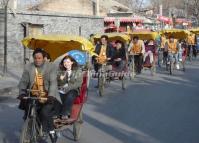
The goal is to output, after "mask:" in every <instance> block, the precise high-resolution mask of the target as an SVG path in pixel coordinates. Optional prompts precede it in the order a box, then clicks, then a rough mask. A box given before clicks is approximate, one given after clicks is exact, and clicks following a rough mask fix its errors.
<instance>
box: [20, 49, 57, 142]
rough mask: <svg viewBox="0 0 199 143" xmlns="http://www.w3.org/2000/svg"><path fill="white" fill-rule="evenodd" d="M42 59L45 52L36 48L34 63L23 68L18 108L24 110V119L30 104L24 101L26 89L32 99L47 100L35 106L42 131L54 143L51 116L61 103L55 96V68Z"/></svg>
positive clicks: (55, 138)
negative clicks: (29, 91)
mask: <svg viewBox="0 0 199 143" xmlns="http://www.w3.org/2000/svg"><path fill="white" fill-rule="evenodd" d="M44 58H45V52H44V51H43V50H42V49H40V48H38V49H36V50H35V51H34V52H33V59H34V62H33V63H30V64H27V65H26V66H25V68H24V71H23V74H22V78H21V80H20V83H19V97H18V99H20V100H21V102H20V105H19V108H20V109H21V110H25V116H24V119H26V117H27V112H28V108H29V103H30V102H28V100H25V99H24V97H26V96H28V93H27V89H32V91H31V96H33V97H35V96H36V97H45V98H46V99H47V100H46V99H44V100H39V103H38V104H37V106H38V110H39V112H38V116H39V119H40V121H41V123H42V127H43V131H44V132H45V133H47V134H49V136H50V139H51V141H52V143H56V141H57V135H56V132H55V130H54V125H53V116H55V115H56V114H58V113H59V110H60V108H61V103H60V102H59V101H60V99H59V96H56V95H57V76H56V70H55V69H56V68H55V67H54V65H53V64H51V63H49V62H46V61H45V59H44ZM33 90H34V91H33ZM37 90H39V91H37ZM58 100H59V101H58Z"/></svg>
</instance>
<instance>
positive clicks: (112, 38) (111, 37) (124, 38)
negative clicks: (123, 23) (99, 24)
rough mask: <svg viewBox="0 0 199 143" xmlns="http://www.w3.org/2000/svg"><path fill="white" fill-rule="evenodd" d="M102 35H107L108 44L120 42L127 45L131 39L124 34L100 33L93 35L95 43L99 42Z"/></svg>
mask: <svg viewBox="0 0 199 143" xmlns="http://www.w3.org/2000/svg"><path fill="white" fill-rule="evenodd" d="M102 35H107V36H108V38H109V42H112V41H116V40H120V41H122V42H124V43H129V41H130V40H131V37H130V36H129V35H127V34H125V33H101V34H96V35H94V40H95V42H96V41H97V40H100V38H101V36H102Z"/></svg>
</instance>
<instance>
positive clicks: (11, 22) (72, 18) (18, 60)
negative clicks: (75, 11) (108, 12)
mask: <svg viewBox="0 0 199 143" xmlns="http://www.w3.org/2000/svg"><path fill="white" fill-rule="evenodd" d="M2 14H3V13H1V14H0V22H1V23H0V26H1V25H2V22H3V21H2V20H1V17H2ZM23 22H27V23H31V24H43V25H44V34H53V33H56V34H69V35H79V27H81V35H82V36H84V37H86V38H88V37H89V35H90V34H91V33H99V32H103V27H104V25H103V18H100V17H92V16H81V15H66V14H60V13H59V14H58V13H46V12H45V13H44V12H30V11H17V12H16V14H15V15H13V14H12V13H9V14H8V66H17V67H21V66H23V56H24V49H23V46H22V45H21V40H22V39H23V37H24V28H23V26H22V25H21V23H23ZM2 34H3V30H2V26H1V31H0V56H1V57H2V54H3V42H2ZM0 63H1V65H2V63H3V62H2V59H1V58H0Z"/></svg>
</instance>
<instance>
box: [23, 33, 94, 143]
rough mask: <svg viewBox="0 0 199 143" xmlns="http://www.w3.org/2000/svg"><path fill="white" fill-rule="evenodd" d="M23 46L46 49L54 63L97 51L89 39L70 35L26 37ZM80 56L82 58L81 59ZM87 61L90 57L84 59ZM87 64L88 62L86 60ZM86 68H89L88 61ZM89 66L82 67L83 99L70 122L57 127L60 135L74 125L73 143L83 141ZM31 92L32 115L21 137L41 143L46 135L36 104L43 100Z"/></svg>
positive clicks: (58, 123)
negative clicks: (74, 52) (75, 52)
mask: <svg viewBox="0 0 199 143" xmlns="http://www.w3.org/2000/svg"><path fill="white" fill-rule="evenodd" d="M22 44H23V45H24V46H25V47H27V48H30V49H33V50H34V49H36V48H41V47H42V48H43V49H44V50H45V52H47V53H49V55H50V56H51V59H52V61H55V60H56V59H57V58H58V57H60V56H62V55H64V54H69V53H70V52H69V51H71V50H78V51H81V52H83V53H85V54H86V55H87V54H93V50H94V47H93V45H92V43H90V42H89V41H88V40H87V39H85V38H83V37H79V36H67V35H41V36H35V37H27V38H25V39H23V40H22ZM80 56H81V55H80ZM85 58H87V57H85ZM85 60H87V59H85ZM86 62H87V63H86V64H90V63H89V61H88V60H87V61H86ZM86 64H84V65H82V73H83V82H82V86H81V89H80V95H79V96H78V97H76V99H75V101H74V103H73V106H72V111H71V114H70V118H69V119H67V120H63V121H62V120H61V119H60V120H59V121H57V120H55V119H54V127H55V129H56V130H57V131H62V130H64V129H66V128H67V127H68V125H73V135H74V140H75V141H77V140H79V138H80V133H81V127H82V123H83V117H82V108H83V105H84V103H85V102H86V99H87V84H88V79H89V78H88V76H89V75H88V71H89V69H88V68H87V66H86ZM30 92H31V90H30V91H29V92H28V93H29V96H28V97H27V99H29V100H31V101H32V102H31V104H30V106H29V112H28V116H27V119H26V120H25V122H24V125H23V128H22V133H21V137H20V143H38V142H39V140H40V139H43V138H44V137H45V136H44V133H43V130H42V125H41V124H40V121H39V118H38V115H37V104H36V103H37V101H38V100H39V99H40V97H32V96H31V95H30Z"/></svg>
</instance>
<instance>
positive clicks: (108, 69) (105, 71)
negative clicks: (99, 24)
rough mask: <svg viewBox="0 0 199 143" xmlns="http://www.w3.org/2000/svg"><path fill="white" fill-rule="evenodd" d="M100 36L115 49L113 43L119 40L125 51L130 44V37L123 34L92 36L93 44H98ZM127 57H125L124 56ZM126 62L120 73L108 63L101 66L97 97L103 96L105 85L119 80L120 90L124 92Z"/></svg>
mask: <svg viewBox="0 0 199 143" xmlns="http://www.w3.org/2000/svg"><path fill="white" fill-rule="evenodd" d="M102 35H107V36H108V38H109V39H108V41H109V42H110V43H111V44H112V45H113V48H114V47H115V45H114V42H115V41H117V40H120V41H122V42H123V43H124V45H125V49H126V47H127V45H128V44H129V42H130V37H129V36H128V35H127V34H125V33H101V34H96V35H94V41H95V43H97V42H99V40H100V38H101V36H102ZM126 57H127V56H126ZM127 67H128V66H127V62H126V65H125V68H124V69H122V71H118V70H117V68H116V67H114V66H112V65H111V63H110V62H109V61H107V63H105V64H102V67H101V68H100V70H99V76H98V77H99V79H98V80H99V81H98V82H99V95H100V96H103V95H104V94H103V92H104V87H105V84H108V83H110V81H112V80H121V81H122V89H123V90H125V73H126V72H127Z"/></svg>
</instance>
